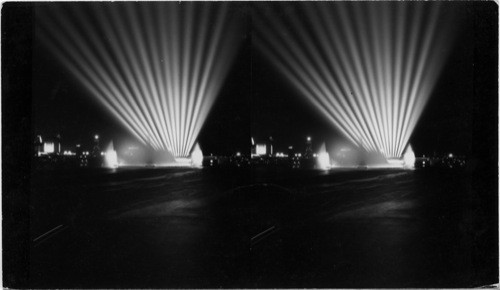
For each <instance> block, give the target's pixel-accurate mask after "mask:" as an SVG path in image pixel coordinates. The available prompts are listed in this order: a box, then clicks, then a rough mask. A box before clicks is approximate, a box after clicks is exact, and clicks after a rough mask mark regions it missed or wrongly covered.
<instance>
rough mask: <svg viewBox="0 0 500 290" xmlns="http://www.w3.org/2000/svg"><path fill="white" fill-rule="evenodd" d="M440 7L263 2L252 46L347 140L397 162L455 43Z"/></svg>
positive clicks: (402, 3)
mask: <svg viewBox="0 0 500 290" xmlns="http://www.w3.org/2000/svg"><path fill="white" fill-rule="evenodd" d="M283 5H286V4H283ZM443 5H444V6H445V5H447V4H444V3H437V2H432V3H429V2H420V1H394V2H390V1H380V2H377V1H369V2H357V1H346V2H342V1H339V2H336V1H325V2H321V1H318V2H307V3H305V2H304V3H300V4H299V6H300V7H298V9H295V10H294V9H293V8H289V9H287V13H286V14H280V15H276V14H274V11H275V10H273V9H268V8H269V7H268V6H267V5H265V6H264V5H263V7H264V8H263V9H262V11H259V12H262V13H256V14H255V17H254V18H253V19H254V20H255V21H253V23H255V26H256V32H257V33H256V34H255V40H256V41H255V43H256V45H257V47H258V48H259V49H260V50H261V51H263V52H264V54H265V55H267V56H268V59H269V60H271V61H272V62H273V63H274V64H275V66H276V67H277V68H278V69H279V71H280V72H281V73H282V74H283V76H284V77H285V78H286V79H288V81H289V82H290V84H291V85H292V86H294V88H295V89H296V90H297V91H298V92H299V93H300V95H302V96H303V97H305V98H306V99H307V100H308V101H309V102H310V103H311V104H312V105H313V106H314V107H315V108H316V109H317V110H318V112H320V113H321V114H322V115H323V116H324V117H325V118H326V119H327V120H329V121H330V123H331V124H332V125H333V126H334V127H335V128H336V129H337V130H338V131H339V132H341V133H342V134H343V135H344V136H345V137H346V138H347V139H348V140H349V141H351V142H352V143H353V144H355V145H356V146H358V147H360V148H364V149H365V150H367V151H368V152H380V153H382V154H383V155H384V156H386V157H396V158H399V157H401V156H402V153H403V150H404V148H406V146H407V144H408V141H409V138H410V136H411V134H412V132H413V129H414V128H415V126H416V124H417V121H418V119H419V117H420V115H421V113H422V111H423V109H424V107H425V105H426V103H427V101H428V99H429V97H430V95H431V93H432V89H433V87H434V84H435V83H436V81H437V79H438V78H439V73H440V71H441V68H442V66H443V64H444V61H445V59H446V56H447V55H448V48H449V43H452V41H450V38H451V35H452V33H450V31H451V28H452V25H453V23H452V22H451V21H450V20H451V19H450V17H449V16H450V15H451V14H452V13H441V10H442V9H441V6H443ZM299 10H300V13H299ZM252 39H253V38H252ZM308 141H309V140H308Z"/></svg>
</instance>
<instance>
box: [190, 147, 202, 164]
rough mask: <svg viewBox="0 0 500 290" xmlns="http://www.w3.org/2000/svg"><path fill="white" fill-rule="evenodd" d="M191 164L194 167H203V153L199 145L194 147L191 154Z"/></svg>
mask: <svg viewBox="0 0 500 290" xmlns="http://www.w3.org/2000/svg"><path fill="white" fill-rule="evenodd" d="M191 164H192V165H193V166H194V167H202V166H203V152H201V149H200V146H199V145H198V143H196V145H195V146H194V149H193V152H192V153H191Z"/></svg>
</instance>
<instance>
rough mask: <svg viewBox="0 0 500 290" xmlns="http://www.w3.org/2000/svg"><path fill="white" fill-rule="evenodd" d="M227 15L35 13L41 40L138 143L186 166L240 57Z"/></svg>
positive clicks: (120, 9)
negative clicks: (185, 160)
mask: <svg viewBox="0 0 500 290" xmlns="http://www.w3.org/2000/svg"><path fill="white" fill-rule="evenodd" d="M228 9H229V8H228V5H227V3H201V2H181V3H179V2H168V3H165V2H161V3H160V2H149V3H133V2H129V3H123V2H122V3H97V4H96V3H69V4H64V3H48V4H47V5H40V6H37V7H36V11H35V13H36V16H37V24H40V25H36V29H37V30H36V34H37V36H39V37H40V39H41V40H42V41H43V43H44V44H45V46H46V47H47V48H49V49H50V50H51V51H52V52H53V53H54V55H55V56H57V57H58V58H59V59H60V60H61V62H62V63H63V65H64V66H65V67H66V68H67V69H68V70H69V71H71V73H72V74H73V75H74V76H75V77H76V79H77V80H78V81H79V82H80V83H81V84H82V85H83V86H84V87H85V88H86V89H87V90H88V92H90V95H91V96H92V97H94V98H95V99H96V100H97V101H98V102H99V103H100V104H102V105H103V106H104V107H105V108H106V109H107V111H108V112H110V113H111V114H112V115H113V116H114V117H115V118H116V119H117V120H118V121H119V122H120V123H121V125H123V126H124V127H125V128H126V129H128V131H129V132H130V133H131V134H132V135H133V136H134V137H136V138H137V139H138V140H139V141H140V142H142V143H143V144H144V145H146V146H148V147H151V148H153V149H154V150H155V151H158V152H165V153H164V154H172V155H173V156H174V157H175V158H176V160H178V161H181V160H183V159H184V158H188V156H189V153H190V152H191V150H192V148H193V145H194V144H195V142H196V138H197V136H198V134H199V132H200V129H201V127H202V125H203V123H204V121H205V119H206V117H207V115H208V113H209V111H210V109H211V107H212V105H213V103H214V101H215V99H216V96H217V94H218V92H219V90H220V88H221V85H222V83H223V80H224V78H225V76H226V75H227V72H228V68H229V66H230V64H231V61H232V59H233V56H234V54H235V52H236V50H237V46H238V45H237V44H238V43H237V42H238V38H237V32H238V30H239V25H238V23H237V21H236V19H235V17H234V16H235V15H234V13H228ZM162 154H163V153H162ZM154 163H156V162H154Z"/></svg>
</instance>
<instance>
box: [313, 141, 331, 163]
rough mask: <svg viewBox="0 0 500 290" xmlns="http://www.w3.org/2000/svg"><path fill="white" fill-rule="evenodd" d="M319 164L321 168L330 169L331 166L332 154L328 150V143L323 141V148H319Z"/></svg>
mask: <svg viewBox="0 0 500 290" xmlns="http://www.w3.org/2000/svg"><path fill="white" fill-rule="evenodd" d="M316 163H317V166H318V168H319V169H328V168H330V154H328V152H326V144H325V143H323V144H322V145H321V148H320V149H319V153H318V157H317V161H316Z"/></svg>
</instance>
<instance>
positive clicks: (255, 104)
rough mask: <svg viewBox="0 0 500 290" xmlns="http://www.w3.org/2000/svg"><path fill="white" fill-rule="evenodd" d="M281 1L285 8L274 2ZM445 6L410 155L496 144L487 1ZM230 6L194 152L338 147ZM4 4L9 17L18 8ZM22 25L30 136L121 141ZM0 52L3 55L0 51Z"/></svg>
mask: <svg viewBox="0 0 500 290" xmlns="http://www.w3.org/2000/svg"><path fill="white" fill-rule="evenodd" d="M27 5H28V4H25V5H24V7H28V6H27ZM281 5H283V3H281ZM286 5H289V4H284V6H283V7H286ZM448 5H454V6H455V8H457V7H458V8H459V9H458V10H459V11H460V12H461V13H459V15H458V17H457V18H456V21H457V26H456V28H457V30H458V33H457V37H456V40H455V42H454V43H453V44H452V49H451V51H452V53H451V54H450V57H449V59H448V61H447V63H446V65H445V67H444V69H443V72H442V74H441V77H440V79H439V81H438V83H437V85H436V88H435V90H434V92H433V94H432V96H431V99H430V101H429V103H428V105H427V107H426V109H425V110H424V113H423V114H422V116H421V119H420V121H419V123H418V125H417V127H416V129H415V131H414V132H413V135H412V137H411V139H410V143H411V144H412V146H413V148H414V151H415V152H416V153H417V155H422V154H433V153H434V152H435V153H438V154H439V153H447V152H454V153H456V154H467V155H474V154H476V153H475V151H478V150H492V149H491V148H493V147H491V148H490V147H488V148H486V147H485V146H484V142H488V143H489V144H495V145H496V142H497V141H496V137H497V126H496V124H497V113H498V111H497V108H498V105H497V104H498V98H497V91H498V89H497V78H498V77H497V76H498V74H497V67H498V65H497V57H498V56H497V51H498V46H497V34H498V33H497V17H498V14H497V7H496V4H494V2H465V3H451V4H448ZM232 9H233V10H232V11H233V13H238V14H240V18H241V20H242V22H243V23H244V24H245V25H244V28H245V29H244V30H243V31H242V32H241V33H242V34H241V35H240V37H241V39H242V40H243V41H242V44H241V46H240V48H239V51H238V55H237V58H236V60H235V61H234V63H233V66H232V68H231V70H230V72H229V74H228V76H227V78H226V81H225V82H224V85H223V87H222V90H221V91H220V94H219V97H218V99H217V101H216V103H215V104H214V106H213V108H212V111H211V113H210V114H209V116H208V118H207V121H206V122H205V124H204V126H203V128H202V131H201V133H200V135H199V138H198V140H199V141H200V144H201V147H202V149H203V150H204V152H205V153H214V154H231V153H234V152H236V151H242V152H248V150H249V146H250V136H253V137H254V138H255V140H256V141H257V142H263V141H265V140H266V139H267V138H268V137H269V136H272V137H273V139H274V140H275V144H276V146H277V150H278V151H286V148H287V147H288V146H290V145H293V146H294V147H295V148H302V147H303V146H304V141H305V138H306V136H311V137H312V138H313V141H316V142H314V143H313V144H314V147H316V148H317V147H319V145H320V143H321V142H322V141H326V142H327V144H328V145H330V146H333V144H342V143H345V140H344V139H343V138H342V137H341V136H340V134H339V133H338V132H337V131H336V130H335V129H334V128H333V127H332V126H331V125H330V124H329V123H328V122H327V121H326V120H325V119H324V118H323V117H322V116H321V115H320V114H319V113H317V112H316V111H315V109H314V108H313V107H312V106H311V105H309V103H308V102H307V101H306V100H305V98H301V96H300V95H299V94H298V93H297V92H296V91H294V89H293V88H292V87H291V86H290V85H289V84H288V83H287V82H286V81H285V80H284V78H283V77H282V76H281V75H280V73H279V72H278V70H276V69H275V68H274V66H273V65H272V64H271V63H269V62H268V61H267V60H266V58H265V57H264V55H263V54H262V53H261V52H259V51H258V50H257V49H256V48H255V46H254V45H252V33H253V28H252V17H251V14H252V11H253V13H255V11H258V10H256V9H254V7H253V6H252V4H248V3H234V4H233V7H232ZM14 10H15V9H12V13H13V15H14V14H15V13H19V11H14ZM4 11H5V10H4ZM31 17H33V14H31ZM26 21H28V23H29V22H30V21H31V25H32V26H31V27H32V29H31V30H30V29H26V28H25V27H24V28H23V26H18V27H17V28H16V27H15V26H13V27H12V29H13V31H14V30H16V29H17V30H19V31H16V32H17V33H22V34H25V35H26V37H28V40H27V42H26V43H29V48H30V53H31V56H32V63H31V75H29V74H28V75H23V78H25V81H26V82H30V83H31V85H32V86H31V88H32V98H31V110H26V111H24V113H26V114H31V121H32V130H31V133H32V136H35V135H37V134H41V135H42V136H51V135H55V134H57V133H59V134H61V136H62V140H63V145H70V146H71V145H74V144H76V143H83V144H86V143H88V142H90V141H91V139H92V136H93V135H94V134H99V135H100V136H102V138H103V140H104V141H107V140H110V139H113V140H115V142H120V140H121V139H123V138H129V139H130V135H129V134H128V133H127V132H126V130H125V129H124V128H122V126H121V125H120V124H119V123H118V122H117V121H116V120H115V119H114V118H112V117H111V116H110V115H109V114H108V113H107V112H106V111H105V110H104V109H103V108H101V106H99V105H98V104H97V103H96V102H95V101H94V99H93V98H91V97H90V96H88V92H87V91H86V90H85V89H83V87H82V86H81V85H80V84H79V83H78V80H76V79H75V78H74V77H73V76H72V75H71V74H70V73H69V72H68V71H67V70H66V69H65V68H64V67H63V66H62V65H61V64H60V62H59V61H58V59H57V56H55V55H53V54H52V53H50V52H49V51H48V50H47V49H46V48H45V47H44V46H43V45H42V44H41V41H39V39H37V37H36V35H35V34H34V27H35V25H37V23H36V21H35V19H34V18H32V19H28V20H26ZM25 26H26V27H27V25H25ZM8 28H9V27H7V28H6V29H8ZM4 37H5V35H4ZM6 53H7V52H6V51H4V56H5V54H6ZM5 64H6V63H5V62H4V66H5ZM7 64H8V63H7ZM6 69H7V72H8V71H9V70H8V68H6ZM4 101H5V94H4ZM4 110H5V107H4ZM7 121H8V120H7ZM4 124H5V123H4ZM127 136H128V137H127ZM479 140H480V141H479ZM493 151H494V150H493Z"/></svg>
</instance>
